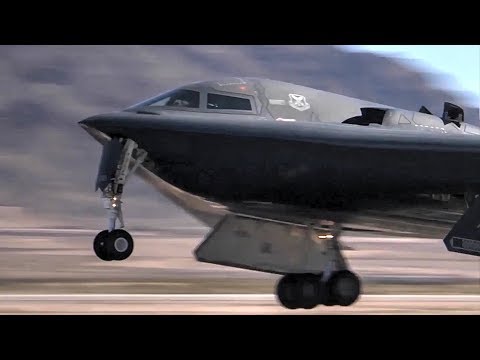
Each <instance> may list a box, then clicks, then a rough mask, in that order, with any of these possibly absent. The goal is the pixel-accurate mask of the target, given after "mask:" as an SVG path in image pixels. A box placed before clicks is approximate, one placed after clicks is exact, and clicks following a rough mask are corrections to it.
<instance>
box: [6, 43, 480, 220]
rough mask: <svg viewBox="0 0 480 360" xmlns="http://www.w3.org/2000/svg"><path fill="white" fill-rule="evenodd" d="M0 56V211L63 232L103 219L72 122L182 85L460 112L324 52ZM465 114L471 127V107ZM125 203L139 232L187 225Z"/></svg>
mask: <svg viewBox="0 0 480 360" xmlns="http://www.w3.org/2000/svg"><path fill="white" fill-rule="evenodd" d="M0 55H1V56H0V74H1V80H2V81H1V82H0V94H1V96H0V121H1V130H2V131H1V132H0V206H1V205H3V206H19V207H24V208H26V209H28V210H29V211H30V213H31V214H33V215H37V216H47V215H48V216H50V217H54V218H58V219H59V222H70V223H71V224H70V225H75V224H74V222H75V223H81V221H82V219H84V218H88V217H90V218H95V217H97V216H98V217H99V218H98V223H101V222H102V221H103V216H104V212H103V208H102V206H101V203H100V201H99V199H98V197H99V196H98V194H95V193H94V178H95V176H96V171H97V166H98V161H99V159H100V151H101V148H100V145H98V144H97V143H96V142H95V141H94V140H93V139H91V138H90V137H89V136H88V134H87V133H86V132H84V130H82V129H81V128H80V127H79V126H78V125H77V122H78V121H79V120H81V119H83V118H86V117H88V116H91V115H93V114H97V113H101V112H109V111H114V110H119V109H122V108H125V107H127V106H128V105H131V104H133V103H136V102H138V101H140V100H142V99H145V98H147V97H151V96H153V95H155V94H157V93H159V92H162V91H165V90H167V89H169V88H172V87H176V86H179V85H182V84H184V83H189V82H193V81H200V80H204V79H208V78H216V77H222V76H232V75H233V76H256V77H266V78H271V79H277V80H283V81H287V82H292V83H297V84H301V85H306V86H311V87H314V88H318V89H322V90H327V91H332V92H336V93H339V94H344V95H347V96H353V97H359V98H362V99H365V100H371V101H375V102H379V103H385V104H388V105H393V106H398V107H401V108H405V109H411V110H418V109H419V108H420V106H422V105H425V106H426V107H427V108H429V109H430V110H432V112H434V113H436V114H440V113H441V111H442V107H443V102H444V101H452V102H456V103H459V104H460V105H462V102H461V100H459V99H457V94H453V93H449V92H446V91H443V90H442V89H435V88H432V86H431V85H430V84H431V82H430V81H429V78H428V76H426V75H425V74H421V73H419V72H418V71H416V70H414V69H413V68H410V67H408V66H407V65H405V64H404V63H401V62H398V61H396V60H393V59H390V58H385V57H381V56H378V55H374V54H371V53H350V52H345V51H343V50H342V49H340V48H337V47H332V46H143V45H142V46H0ZM465 112H466V113H465V115H466V116H465V117H466V121H467V122H471V123H478V122H479V116H478V109H472V108H466V109H465ZM152 195H153V196H157V197H158V201H155V199H152ZM124 199H125V201H126V204H125V215H126V217H127V218H126V219H127V220H129V216H130V217H131V218H133V219H138V220H134V221H138V224H139V225H141V224H143V223H145V221H146V220H147V219H150V220H151V221H152V223H153V224H155V223H156V221H161V220H163V221H169V222H176V221H179V220H178V219H183V220H184V219H185V218H184V217H183V216H182V214H183V212H182V211H180V210H179V209H176V208H175V207H174V206H173V205H171V204H168V203H166V202H165V201H162V199H161V196H160V195H158V194H156V193H155V192H154V190H153V189H151V188H150V187H149V186H147V185H145V184H143V182H141V180H139V179H135V180H134V181H133V182H132V183H131V184H129V186H128V187H127V190H126V194H125V197H124ZM183 220H182V221H183Z"/></svg>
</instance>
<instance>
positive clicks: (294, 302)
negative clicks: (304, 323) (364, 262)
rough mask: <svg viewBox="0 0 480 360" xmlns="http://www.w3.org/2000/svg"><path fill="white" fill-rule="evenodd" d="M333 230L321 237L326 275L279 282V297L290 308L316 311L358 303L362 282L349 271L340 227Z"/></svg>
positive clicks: (292, 277) (299, 276)
mask: <svg viewBox="0 0 480 360" xmlns="http://www.w3.org/2000/svg"><path fill="white" fill-rule="evenodd" d="M332 230H333V231H331V233H330V234H328V235H320V236H318V238H319V239H321V241H322V242H323V245H324V250H323V251H322V254H323V257H324V258H323V259H324V260H323V262H324V267H325V270H324V271H323V272H320V273H316V274H311V273H307V274H286V275H284V276H283V277H282V278H281V279H280V280H279V282H278V284H277V288H276V293H277V298H278V301H279V302H280V304H282V305H283V306H284V307H286V308H287V309H313V308H314V307H316V306H317V305H325V306H333V305H340V306H350V305H352V304H353V303H355V302H356V301H357V300H358V298H359V296H360V294H361V291H362V289H361V281H360V279H359V277H358V276H357V275H355V274H354V273H353V272H352V271H350V270H349V269H348V264H347V261H346V259H345V257H344V256H343V254H342V250H341V248H340V244H339V242H338V237H339V235H340V230H339V229H338V226H337V225H335V226H334V228H333V229H332ZM319 260H320V259H319ZM319 262H322V261H319Z"/></svg>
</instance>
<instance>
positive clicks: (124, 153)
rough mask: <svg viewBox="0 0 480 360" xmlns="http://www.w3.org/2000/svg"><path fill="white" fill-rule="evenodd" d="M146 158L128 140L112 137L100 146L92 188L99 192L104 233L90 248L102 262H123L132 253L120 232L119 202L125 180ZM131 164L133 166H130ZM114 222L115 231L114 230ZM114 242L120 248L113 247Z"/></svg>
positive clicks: (129, 239) (127, 239)
mask: <svg viewBox="0 0 480 360" xmlns="http://www.w3.org/2000/svg"><path fill="white" fill-rule="evenodd" d="M134 153H135V155H134ZM146 157H147V152H146V151H145V150H142V149H139V148H138V145H137V143H135V141H133V140H131V139H119V138H113V139H112V140H111V141H110V142H109V143H107V144H105V145H104V148H103V153H102V159H101V162H100V167H99V171H98V176H97V183H96V188H97V189H100V190H101V191H102V195H101V197H102V200H103V206H104V208H105V209H106V210H107V221H108V230H107V231H105V230H104V231H102V232H100V233H99V234H98V235H97V236H96V237H95V240H94V246H93V248H94V250H95V254H96V255H97V256H98V257H99V258H100V259H102V260H105V261H109V260H124V259H126V258H127V257H128V256H130V254H131V253H132V251H133V239H132V237H131V236H130V234H129V233H128V232H127V231H125V230H121V229H122V228H123V227H125V223H124V221H123V214H122V201H121V199H122V194H123V188H124V186H125V184H126V183H127V180H128V179H129V178H130V176H131V175H132V174H133V173H134V172H135V171H136V169H137V168H138V167H139V166H140V165H141V164H142V163H143V161H144V160H145V158H146ZM132 161H133V166H132V167H130V163H131V162H132ZM117 220H118V222H119V225H120V226H119V229H116V224H117ZM117 243H118V244H122V246H117Z"/></svg>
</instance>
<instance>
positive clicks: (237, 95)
mask: <svg viewBox="0 0 480 360" xmlns="http://www.w3.org/2000/svg"><path fill="white" fill-rule="evenodd" d="M215 85H217V86H215ZM237 87H238V88H237ZM237 87H234V88H232V87H231V86H230V87H228V88H225V87H221V86H218V84H212V83H210V82H204V83H195V84H191V85H187V86H184V87H181V88H177V89H174V90H171V91H168V92H165V93H162V94H160V95H157V96H155V97H153V98H150V99H148V100H145V101H142V102H140V103H138V104H135V105H133V106H130V107H129V108H127V109H126V110H127V111H142V112H152V113H155V112H156V111H160V110H185V111H200V112H227V113H232V112H233V113H237V112H241V113H245V112H246V113H256V103H255V97H254V96H253V93H252V91H251V88H250V87H247V86H246V85H244V84H242V85H240V86H237Z"/></svg>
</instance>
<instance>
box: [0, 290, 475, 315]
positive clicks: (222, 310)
mask: <svg viewBox="0 0 480 360" xmlns="http://www.w3.org/2000/svg"><path fill="white" fill-rule="evenodd" d="M0 313H1V314H90V315H92V314H155V315H280V314H285V315H288V314H290V315H299V314H313V315H334V314H442V315H445V314H477V315H478V314H480V295H407V294H405V295H364V296H362V297H361V298H360V299H359V301H358V302H357V303H355V304H354V305H352V306H349V307H340V306H334V307H325V306H318V307H317V308H315V309H312V310H288V309H284V308H282V307H281V306H280V305H279V304H278V303H277V301H276V298H275V296H274V295H270V294H36V295H32V294H16V295H9V294H1V295H0Z"/></svg>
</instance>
